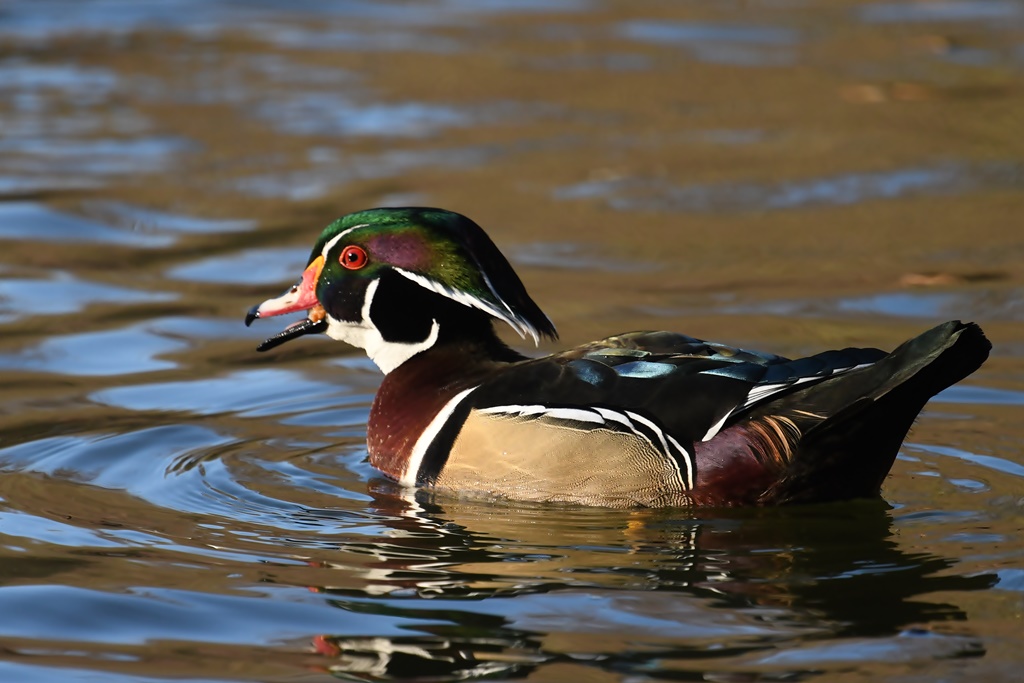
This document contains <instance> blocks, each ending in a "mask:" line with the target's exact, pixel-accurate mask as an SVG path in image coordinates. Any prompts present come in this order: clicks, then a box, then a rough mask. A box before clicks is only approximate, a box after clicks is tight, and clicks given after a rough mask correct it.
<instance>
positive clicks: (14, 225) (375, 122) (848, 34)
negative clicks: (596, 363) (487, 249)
mask: <svg viewBox="0 0 1024 683" xmlns="http://www.w3.org/2000/svg"><path fill="white" fill-rule="evenodd" d="M1022 74H1024V2H1021V1H1019V0H905V1H899V0H895V1H892V2H885V1H883V2H877V3H861V2H849V1H847V2H840V1H836V2H828V3H825V2H821V3H807V2H801V1H799V0H797V1H795V2H777V1H773V0H760V1H753V2H731V3H730V2H718V3H707V2H670V3H665V2H656V1H654V0H643V1H636V0H633V1H630V2H626V1H625V0H623V1H622V2H615V1H598V0H556V1H553V2H510V1H505V2H502V1H501V0H490V1H487V2H474V1H472V0H432V1H430V2H418V3H400V2H369V1H368V0H366V1H363V2H359V1H352V2H339V3H332V4H329V5H327V4H326V3H317V2H312V1H311V0H297V1H293V2H290V3H287V4H284V3H282V4H281V5H280V6H279V5H277V4H275V3H270V2H260V1H259V0H238V1H231V0H220V1H217V2H201V1H200V0H163V1H159V2H158V1H152V2H145V3H143V2H136V3H129V2H121V1H118V0H96V1H85V0H78V1H67V2H57V1H55V0H8V1H7V2H5V3H3V4H2V5H0V277H2V279H0V325H2V331H3V335H2V338H0V392H2V394H0V615H2V616H0V680H3V681H17V682H22V681H26V682H30V683H31V682H35V681H56V680H59V681H91V682H95V681H103V682H104V683H108V682H109V683H119V682H122V681H156V680H165V679H168V678H172V679H181V680H190V681H242V680H244V681H319V680H327V679H331V678H332V677H340V678H344V677H346V676H349V677H352V678H355V679H357V680H381V679H388V678H398V679H404V678H410V677H418V678H421V679H423V680H450V679H457V678H468V677H474V676H492V677H494V678H496V679H507V678H519V677H528V678H529V679H531V680H537V681H600V682H604V681H629V682H631V683H632V682H636V681H648V680H651V681H653V680H675V681H699V680H707V681H734V682H739V681H762V680H766V681H802V680H823V681H841V682H843V681H872V682H875V681H879V680H885V681H900V682H904V681H922V682H925V681H927V682H929V683H930V682H933V681H999V680H1005V681H1010V680H1019V679H1020V678H1019V677H1020V670H1021V667H1022V665H1024V654H1022V648H1021V646H1022V644H1024V635H1022V634H1024V628H1022V626H1024V538H1022V526H1024V424H1022V423H1024V302H1022V301H1024V299H1022V291H1024V80H1022ZM388 204H391V205H394V204H429V205H437V206H443V207H446V208H450V209H454V210H458V211H461V212H463V213H466V214H468V215H470V216H471V217H473V218H475V219H476V220H477V221H478V222H480V223H481V224H482V225H484V226H485V228H487V229H488V230H489V231H490V233H491V234H492V236H493V237H494V238H495V240H496V241H497V242H498V243H499V244H500V245H501V246H502V247H503V249H504V250H505V251H506V253H508V254H509V256H510V257H511V259H512V261H513V263H514V264H515V265H516V266H517V268H518V269H519V271H520V273H521V275H522V276H523V278H524V280H525V281H526V283H527V284H528V286H529V288H530V290H531V292H532V293H533V295H534V297H535V298H536V299H537V301H538V302H539V303H540V304H541V306H542V307H543V308H545V310H546V311H547V312H548V314H549V315H550V316H551V317H552V319H553V320H555V322H556V323H557V324H558V325H559V329H560V331H561V333H562V337H563V340H562V343H564V344H565V345H570V344H575V343H580V342H583V341H586V340H589V339H592V338H597V337H600V336H605V335H607V334H610V333H613V332H620V331H625V330H630V329H643V328H654V329H658V328H667V329H674V330H678V331H682V332H686V333H689V334H692V335H696V336H700V337H705V338H711V339H716V340H721V341H726V342H731V343H734V344H739V345H743V346H748V347H754V348H762V349H765V350H770V351H774V352H777V353H783V354H800V353H804V352H811V351H816V350H821V349H823V348H826V347H835V346H846V345H877V346H884V347H891V346H894V345H895V344H897V343H898V342H900V341H901V340H903V339H904V338H906V337H909V336H910V335H912V334H914V333H916V332H918V331H920V330H923V329H924V328H926V327H928V326H930V325H932V324H933V323H936V322H939V321H941V320H945V319H948V318H964V319H974V320H977V321H979V322H980V323H982V324H983V325H984V327H985V328H986V330H987V331H988V332H989V334H990V336H991V338H992V340H993V341H994V343H995V350H994V353H993V357H992V358H991V360H990V361H989V363H988V364H987V365H986V366H985V367H984V368H983V369H982V370H981V371H980V372H978V373H977V374H976V375H975V376H973V377H972V378H970V379H969V380H968V381H967V382H965V383H964V384H963V385H961V386H958V387H956V388H953V389H951V390H949V391H947V392H945V393H943V394H942V395H941V396H939V397H938V398H937V399H936V400H935V401H934V402H933V403H931V404H930V406H929V408H928V410H927V411H926V412H925V414H924V415H923V417H922V418H921V419H920V420H919V421H918V423H917V426H916V428H915V430H914V431H913V433H912V434H911V436H910V438H909V440H908V442H907V444H906V446H905V448H904V449H903V451H902V454H901V456H900V458H899V460H898V461H897V463H896V466H895V468H894V470H893V473H892V475H891V477H890V478H889V480H888V482H887V483H886V486H885V488H884V491H883V493H884V502H882V501H877V504H876V503H872V502H867V503H858V504H838V505H830V506H822V507H817V508H802V509H789V510H745V511H744V510H739V511H724V512H723V511H706V512H701V513H700V514H696V515H691V514H688V513H686V512H685V511H659V512H644V511H637V512H622V511H607V510H600V509H582V508H546V507H537V506H520V505H515V504H509V503H493V504H492V503H486V502H473V503H469V502H451V501H429V500H426V499H422V498H421V499H419V500H417V499H416V498H415V497H413V496H411V495H409V494H408V493H407V492H403V491H401V490H399V489H397V488H396V487H395V486H393V485H391V484H389V483H388V482H386V481H385V480H383V479H382V478H381V477H379V476H378V475H376V474H375V473H374V471H373V470H372V469H371V468H370V467H369V466H368V465H367V464H366V463H365V462H364V460H365V455H366V452H365V447H364V445H363V439H364V436H365V427H364V423H365V420H366V417H367V411H368V406H369V402H370V400H371V398H372V395H373V392H374V390H375V388H376V385H377V383H378V381H379V375H378V374H377V372H376V370H375V368H374V367H373V366H372V365H371V364H370V363H369V362H368V361H366V360H365V359H364V358H363V357H361V356H360V355H359V354H358V353H356V352H354V351H353V350H351V349H348V348H346V347H344V346H343V345H341V344H338V343H334V342H330V341H329V340H326V339H324V340H321V339H309V338H306V339H303V340H301V341H298V342H294V343H292V344H289V345H287V346H286V347H283V348H281V349H279V350H276V351H274V352H271V353H269V354H257V353H256V352H255V351H254V347H255V345H256V344H257V343H258V341H260V340H261V339H262V338H263V337H264V336H268V335H269V334H272V333H273V332H275V331H276V330H277V329H278V327H277V326H273V325H272V326H271V327H266V326H264V327H260V326H257V329H246V328H245V327H244V326H243V325H242V317H243V315H244V312H245V310H246V308H248V306H250V305H252V304H253V303H256V302H258V301H261V300H263V299H264V298H266V297H268V296H272V295H276V294H277V293H278V292H279V290H280V288H282V287H283V286H285V285H287V284H290V283H291V282H293V281H294V280H295V278H296V277H297V275H298V273H299V270H300V269H301V267H302V266H303V265H304V262H305V257H306V255H307V254H308V249H309V247H310V245H311V243H312V241H313V240H314V238H315V236H316V235H317V234H318V232H319V230H320V228H321V227H322V226H323V225H324V224H325V223H326V222H328V221H329V220H331V219H332V218H334V217H336V216H338V215H340V214H342V213H347V212H349V211H352V210H356V209H361V208H366V207H370V206H376V205H388ZM551 348H555V347H554V346H552V347H551Z"/></svg>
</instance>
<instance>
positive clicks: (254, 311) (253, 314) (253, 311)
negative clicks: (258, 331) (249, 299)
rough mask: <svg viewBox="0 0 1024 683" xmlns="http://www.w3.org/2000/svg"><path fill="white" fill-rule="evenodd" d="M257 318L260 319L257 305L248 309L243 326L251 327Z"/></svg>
mask: <svg viewBox="0 0 1024 683" xmlns="http://www.w3.org/2000/svg"><path fill="white" fill-rule="evenodd" d="M258 317H260V306H259V304H256V305H255V306H253V307H252V308H250V309H249V312H248V313H246V314H245V326H246V327H249V325H252V321H253V320H255V319H256V318H258Z"/></svg>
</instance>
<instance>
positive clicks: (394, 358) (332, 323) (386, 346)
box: [327, 279, 441, 375]
mask: <svg viewBox="0 0 1024 683" xmlns="http://www.w3.org/2000/svg"><path fill="white" fill-rule="evenodd" d="M379 285H380V280H379V279H376V280H372V281H371V282H370V284H369V285H368V286H367V287H366V296H365V298H364V299H363V308H362V312H361V316H360V317H361V318H362V321H360V322H349V321H346V320H338V319H336V318H334V317H332V316H331V315H330V314H328V315H327V336H328V337H330V338H331V339H337V340H338V341H343V342H345V343H347V344H351V345H352V346H358V347H359V348H361V349H365V350H366V355H367V356H369V357H370V360H372V361H373V362H374V363H376V364H377V367H378V368H380V369H381V372H383V373H384V374H385V375H386V374H388V373H389V372H391V371H392V370H394V369H395V368H397V367H398V366H399V365H401V364H402V363H404V362H405V361H407V360H409V359H410V358H412V357H413V356H415V355H416V354H417V353H420V352H421V351H426V350H427V349H429V348H430V347H432V346H433V345H434V344H435V343H436V342H437V335H438V334H439V332H440V330H441V326H440V325H438V323H437V321H436V320H434V321H433V324H432V325H431V326H430V333H429V334H428V335H427V338H426V339H424V340H423V341H420V342H411V343H408V344H404V343H399V342H389V341H385V340H384V338H383V337H382V336H381V333H380V330H378V329H377V328H376V327H375V326H374V324H373V322H372V321H371V320H370V307H371V306H372V305H373V296H374V294H376V293H377V287H378V286H379Z"/></svg>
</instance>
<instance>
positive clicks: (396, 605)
mask: <svg viewBox="0 0 1024 683" xmlns="http://www.w3.org/2000/svg"><path fill="white" fill-rule="evenodd" d="M372 493H373V494H374V497H375V503H374V505H373V506H372V510H373V512H374V513H375V514H376V515H378V516H379V521H380V523H381V524H382V525H383V526H384V529H383V531H382V532H381V533H380V534H379V536H378V538H377V539H376V540H373V541H369V542H368V541H367V537H366V536H358V537H355V536H353V537H352V538H348V537H346V538H343V539H338V541H337V545H336V547H335V549H334V550H335V553H334V554H333V555H332V557H333V559H331V560H329V561H319V562H316V563H315V566H316V567H317V568H318V569H320V570H327V571H330V574H328V575H324V574H321V573H319V572H318V574H317V575H318V577H320V578H322V579H323V585H319V586H315V587H311V590H315V591H317V592H321V593H324V594H327V595H329V596H331V604H333V605H335V606H336V607H338V608H339V609H341V610H344V611H346V612H350V613H355V614H363V615H376V616H383V617H388V618H391V619H396V620H399V621H400V622H402V623H403V628H408V629H410V631H412V633H410V634H409V635H401V636H398V637H395V636H394V635H387V634H381V635H376V636H375V635H364V634H362V633H361V634H359V635H352V634H348V635H346V634H321V635H319V636H316V637H315V638H314V641H313V642H314V646H315V649H316V651H317V652H318V653H319V654H321V655H324V656H325V657H326V658H327V660H328V663H326V664H325V668H327V669H328V670H330V671H331V672H332V673H333V674H335V675H339V676H343V677H347V678H353V679H356V680H400V679H405V678H410V677H412V678H429V679H431V680H454V679H465V678H477V677H481V676H492V675H499V676H501V677H504V678H508V677H519V676H526V675H528V674H530V673H531V672H534V671H536V670H537V669H538V668H543V667H547V666H551V665H555V664H571V665H574V666H586V667H597V668H598V669H601V670H604V671H607V672H617V673H619V674H622V673H623V672H634V673H637V674H641V673H645V672H646V673H648V674H649V672H650V671H651V670H652V669H651V667H658V668H659V669H661V668H664V667H668V668H669V669H671V670H676V669H679V670H681V671H707V670H713V669H716V668H720V667H721V670H722V671H726V670H728V671H733V672H735V671H736V668H735V667H736V662H737V660H739V661H743V662H748V663H749V671H750V672H756V671H759V670H762V669H764V668H765V667H767V666H768V664H767V662H768V659H769V658H771V657H774V656H776V655H778V654H779V653H780V652H782V651H790V650H792V649H793V648H802V647H806V646H807V645H808V644H811V645H814V644H820V643H823V642H827V643H829V644H830V646H835V645H836V643H840V644H846V645H848V646H850V647H852V648H854V649H856V648H858V647H865V646H866V647H867V648H868V649H869V650H870V649H871V644H872V643H875V644H876V647H875V650H877V643H879V642H888V641H889V639H893V638H899V639H901V640H900V642H901V643H904V642H906V641H907V640H908V639H910V640H914V642H915V643H917V645H916V647H917V648H918V649H917V650H915V651H916V652H918V655H919V656H925V657H927V658H933V657H943V658H944V657H950V656H977V655H980V654H983V650H982V648H981V646H980V645H979V644H978V642H977V641H976V640H974V639H971V638H970V637H968V636H963V635H960V634H957V635H950V634H949V633H948V631H949V629H948V628H944V627H943V623H944V622H953V621H960V620H963V619H964V618H965V614H964V612H963V610H962V609H961V608H960V607H958V606H956V605H953V604H949V603H946V602H942V601H940V600H937V599H936V598H933V597H929V596H930V595H932V594H936V593H943V592H948V591H971V590H980V589H985V588H989V587H991V586H992V585H993V584H994V582H995V577H994V576H992V575H975V576H959V575H955V574H951V573H949V569H950V567H952V566H953V564H954V562H953V561H952V560H951V559H947V558H943V557H938V556H935V555H931V554H923V553H908V552H906V551H904V550H902V549H901V548H900V544H899V543H897V541H896V540H895V538H894V531H893V517H892V514H891V511H890V509H889V507H888V505H887V504H886V503H884V502H883V501H880V500H870V501H858V502H855V503H842V504H828V505H821V506H805V507H795V508H778V509H777V508H768V509H728V510H704V511H699V510H698V511H693V514H691V516H689V517H688V518H686V519H679V518H678V517H677V516H674V515H673V513H672V512H671V511H658V510H649V509H641V510H630V511H616V510H607V509H596V508H585V507H558V506H555V507H552V506H545V505H524V504H511V503H510V504H508V505H507V506H505V507H507V508H508V509H504V508H503V507H502V506H501V505H498V506H495V504H494V503H493V502H489V503H487V504H477V503H473V502H467V501H462V500H458V499H454V498H447V499H442V498H440V497H436V496H434V497H429V498H428V497H427V496H425V495H424V494H423V493H422V492H421V493H420V494H419V496H418V498H415V499H414V498H412V497H410V496H407V495H402V494H400V493H397V492H396V489H395V487H394V486H393V485H391V484H390V483H386V482H380V483H379V485H377V486H375V487H374V488H373V489H372ZM675 515H678V511H675ZM542 594H543V597H541V595H542ZM425 599H429V601H427V600H425ZM944 632H947V633H944ZM364 633H365V632H364ZM865 656H867V657H877V652H875V654H866V655H865ZM782 668H783V669H785V671H786V672H788V674H787V675H794V676H798V677H799V676H800V675H801V674H804V673H810V672H811V671H812V670H813V671H818V672H820V671H821V662H820V661H816V662H814V663H812V664H805V665H801V664H800V663H799V662H796V663H793V664H789V665H784V666H783V667H782ZM772 670H773V671H774V672H775V674H779V673H780V671H779V668H778V665H775V666H773V667H772ZM552 673H553V672H552ZM744 680H746V679H744Z"/></svg>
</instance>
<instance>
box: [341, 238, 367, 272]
mask: <svg viewBox="0 0 1024 683" xmlns="http://www.w3.org/2000/svg"><path fill="white" fill-rule="evenodd" d="M338 260H339V261H340V262H341V265H343V266H345V267H346V268H348V269H349V270H359V269H360V268H362V267H363V266H365V265H366V250H365V249H363V248H362V247H357V246H356V245H354V244H350V245H348V246H347V247H345V248H344V249H342V250H341V256H339V257H338Z"/></svg>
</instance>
